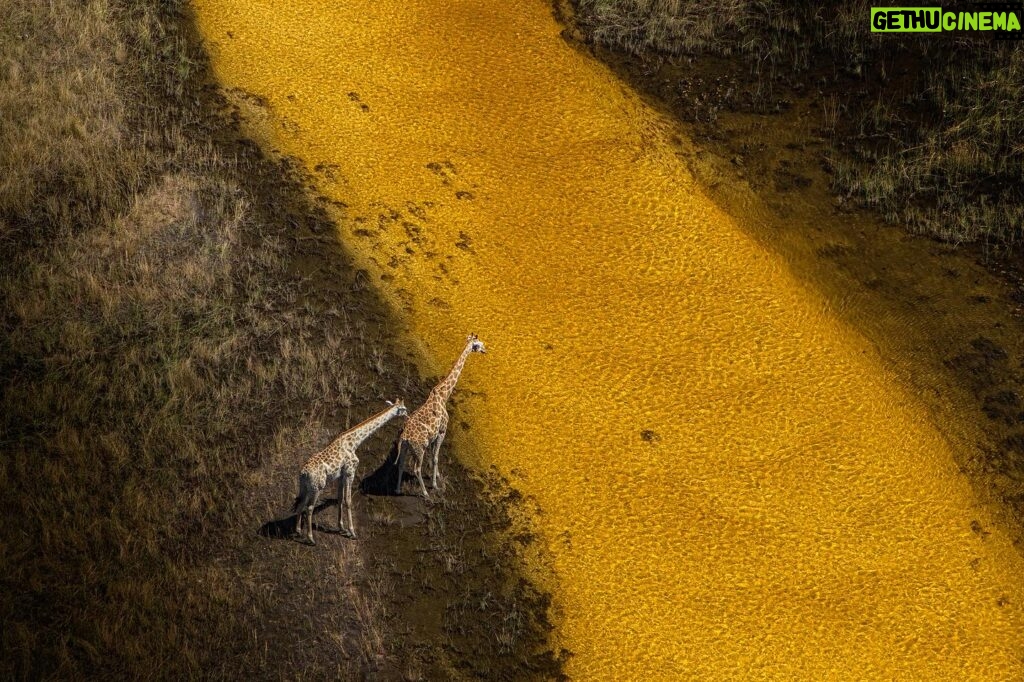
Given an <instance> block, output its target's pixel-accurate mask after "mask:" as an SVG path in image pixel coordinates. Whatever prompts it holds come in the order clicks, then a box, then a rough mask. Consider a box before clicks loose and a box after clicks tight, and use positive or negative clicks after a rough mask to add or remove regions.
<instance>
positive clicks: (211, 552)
mask: <svg viewBox="0 0 1024 682" xmlns="http://www.w3.org/2000/svg"><path fill="white" fill-rule="evenodd" d="M179 12H180V6H179V5H176V4H174V3H157V2H151V3H147V2H133V1H130V0H126V1H125V2H104V1H102V0H94V1H91V2H78V1H76V0H53V1H52V2H46V3H43V2H29V3H21V2H10V1H9V0H0V13H2V14H3V16H4V17H5V19H4V21H3V22H2V23H0V167H2V168H3V173H0V258H2V260H3V263H4V266H3V271H2V275H0V311H3V312H2V313H0V315H2V322H3V331H4V333H3V337H2V339H0V368H2V370H0V377H2V382H3V383H2V386H3V389H2V395H0V434H2V435H0V449H2V451H3V466H2V468H0V490H2V493H0V509H2V511H3V514H4V518H5V520H6V523H5V526H4V530H3V533H2V535H0V538H2V539H0V546H2V548H3V551H2V552H0V576H2V577H0V580H2V585H3V594H4V598H3V600H2V603H0V620H2V622H3V628H2V651H3V655H2V657H0V677H3V678H5V679H12V678H27V677H28V678H38V677H59V678H69V677H83V676H95V675H98V676H103V677H111V676H113V677H152V676H154V675H156V676H159V677H180V676H198V675H200V674H202V675H212V676H224V675H231V676H237V675H244V674H259V675H260V676H262V677H275V676H281V677H288V676H292V675H294V674H295V673H294V672H291V673H289V672H288V671H289V670H293V671H294V670H295V668H292V667H291V666H293V665H297V664H298V663H299V662H300V661H301V662H302V665H303V666H304V667H301V668H298V669H299V670H304V671H305V673H306V674H309V675H313V674H319V673H323V672H325V671H327V670H330V671H332V672H333V673H334V674H337V672H338V669H337V665H338V664H339V662H341V663H343V664H345V663H344V661H345V660H346V655H347V656H348V660H353V661H356V663H353V664H352V665H356V667H357V668H358V661H359V660H360V659H362V660H363V662H365V661H366V660H367V659H372V658H376V657H379V656H380V655H381V654H380V652H381V650H382V643H381V635H380V630H379V625H378V624H377V623H378V620H379V619H378V617H377V615H376V614H375V613H374V611H373V608H374V607H373V606H372V603H373V600H374V599H375V596H374V594H373V593H372V592H369V593H364V592H361V591H360V590H359V589H357V588H356V587H354V586H353V585H354V584H352V583H349V584H345V583H344V581H342V580H340V578H341V577H342V576H350V575H353V570H352V567H353V566H358V562H359V561H360V558H359V556H358V554H355V553H354V552H356V550H353V549H343V551H339V554H338V558H337V561H336V563H335V566H334V568H333V569H332V570H328V571H327V573H326V574H324V570H323V567H322V566H319V565H318V564H314V563H313V562H312V561H305V562H304V563H300V564H299V565H296V566H295V567H294V568H292V569H290V570H288V571H287V572H285V574H284V575H273V574H272V572H273V571H274V570H277V568H276V567H279V566H280V565H282V564H285V563H286V562H288V561H291V560H292V559H291V558H290V557H289V555H290V554H293V553H294V545H290V544H288V543H272V546H271V548H270V549H269V550H268V549H267V548H266V547H263V546H257V545H256V544H254V542H253V541H252V540H251V538H252V537H255V531H256V529H257V528H258V526H259V523H260V522H261V521H264V520H266V519H267V518H268V516H267V515H268V514H272V513H273V509H274V507H275V506H278V507H279V508H282V509H281V511H283V508H286V507H287V502H288V497H287V496H288V492H291V489H292V488H293V487H294V480H292V474H291V473H289V474H288V476H287V477H286V478H285V479H284V480H281V479H280V477H276V478H273V477H269V474H270V473H274V472H277V471H278V469H276V468H274V467H273V466H269V465H270V464H271V463H272V462H273V461H276V459H275V458H280V457H281V456H282V454H281V453H282V452H286V453H288V454H290V456H291V457H292V458H298V457H301V456H302V455H303V454H307V453H297V452H296V451H295V449H294V448H291V449H286V447H285V446H286V444H287V443H289V442H295V441H294V438H295V434H294V433H289V432H288V431H287V429H288V428H289V425H291V424H294V423H309V422H316V421H319V420H322V419H323V418H324V417H325V415H330V414H337V413H338V412H339V411H342V412H343V411H344V410H345V409H346V408H348V407H349V406H354V408H355V410H354V411H355V412H356V413H359V414H361V413H363V412H365V411H366V410H367V409H368V408H369V407H370V406H371V405H375V402H374V401H375V400H376V399H377V398H378V396H379V394H380V395H382V394H383V393H384V392H385V383H384V382H390V383H391V384H394V383H395V382H396V381H398V379H396V378H395V376H394V373H393V371H392V369H393V368H394V367H395V366H396V365H395V361H394V359H393V357H392V356H390V355H389V354H387V353H384V354H381V352H380V351H379V349H377V348H376V346H377V345H378V342H380V341H381V339H379V338H377V337H378V334H379V332H377V331H375V327H374V325H373V324H371V323H368V322H367V321H366V320H365V319H364V320H360V319H358V318H359V315H358V314H356V315H349V314H348V313H350V312H352V310H353V309H358V306H360V305H362V303H361V301H362V300H363V299H365V298H366V296H364V297H363V299H361V298H359V297H358V296H354V295H353V296H352V297H350V298H349V299H344V298H342V299H341V300H338V301H336V307H335V308H334V309H331V307H330V306H323V305H318V304H315V303H311V302H310V301H308V300H306V298H305V297H304V296H303V283H302V281H301V280H300V279H298V278H296V276H295V275H294V274H293V268H292V267H291V265H290V264H291V262H292V260H293V258H294V255H293V250H294V246H293V245H292V244H291V243H290V242H287V241H283V240H282V238H281V237H279V236H277V235H278V233H279V232H280V230H279V229H278V228H275V227H274V226H272V225H271V224H270V223H268V216H267V215H266V211H265V210H263V209H261V208H260V207H259V206H258V205H257V204H258V202H259V200H258V199H257V198H255V197H254V196H253V192H252V188H251V187H250V186H248V185H246V184H245V183H242V182H241V181H240V178H242V177H243V175H244V174H243V172H242V171H243V170H246V171H248V170H249V169H240V168H239V167H238V166H237V163H236V162H235V161H234V160H233V159H227V158H224V156H223V155H222V154H221V153H219V152H218V151H217V149H216V147H214V146H213V144H212V143H210V142H203V141H201V140H200V139H199V138H196V136H194V135H192V134H191V133H189V132H188V131H187V130H186V128H185V125H186V124H187V123H186V122H187V121H188V119H190V118H192V119H193V120H195V118H197V117H198V116H199V113H198V111H197V110H196V109H194V108H192V109H190V108H189V107H195V106H196V105H195V104H194V102H195V101H196V95H197V92H198V91H197V89H196V88H197V87H198V85H197V83H195V78H194V76H195V73H196V65H197V64H200V63H201V55H198V54H195V53H193V52H192V51H191V50H192V48H190V43H189V40H188V39H187V36H186V35H184V34H183V33H182V26H183V24H182V22H181V21H180V16H179ZM183 93H187V96H182V94H183ZM179 96H182V97H181V99H180V100H178V99H177V98H178V97H179ZM178 101H180V102H182V104H181V105H180V106H178V105H177V104H176V102H178ZM346 306H347V307H348V310H347V312H346V311H345V310H343V308H345V307H346ZM353 307H355V308H353ZM371 366H372V368H373V371H370V367H371ZM404 380H405V381H406V382H408V376H406V377H405V378H404ZM387 392H388V393H389V394H390V392H391V385H388V386H387ZM356 396H358V400H357V398H356ZM282 466H283V465H282ZM289 466H290V464H289ZM243 484H244V485H243ZM261 486H269V487H271V488H272V489H273V490H274V491H275V492H276V493H277V496H276V497H275V496H273V495H271V496H270V498H268V499H267V500H265V501H264V502H263V504H262V506H259V505H257V506H255V507H254V506H253V505H252V504H250V503H249V502H250V500H247V498H246V497H245V496H242V495H240V494H239V491H240V490H241V489H243V488H247V489H259V488H260V487H261ZM282 490H283V491H284V495H281V492H282ZM264 544H265V543H264ZM268 552H269V553H270V555H272V558H273V557H276V558H277V560H278V561H277V563H273V562H271V561H269V559H267V557H266V556H265V555H266V554H267V553H268ZM356 573H357V572H356ZM332 577H333V578H336V579H337V580H335V581H332V580H331V579H332ZM278 581H280V582H281V583H287V582H289V581H291V582H293V583H300V584H303V585H308V587H307V594H306V596H305V597H304V600H317V604H318V605H319V606H324V607H327V606H330V605H331V604H332V603H333V604H334V607H335V609H336V613H334V614H333V615H330V616H319V615H318V616H317V618H318V624H320V625H324V624H326V625H327V626H329V628H328V629H330V630H332V632H331V633H330V635H331V637H333V638H335V639H336V638H339V637H342V635H343V634H344V633H346V632H359V633H362V637H363V639H362V640H361V641H357V642H355V644H354V645H353V642H351V641H347V642H342V641H339V642H337V643H336V647H334V648H332V647H331V645H330V642H329V641H328V642H325V643H324V645H323V647H322V648H321V649H319V650H318V651H317V653H315V654H313V655H312V656H310V655H309V653H308V651H304V650H303V649H302V648H301V647H295V646H294V645H293V643H284V644H286V645H287V647H288V648H286V649H283V650H281V651H275V650H274V649H273V648H270V647H271V646H272V644H273V642H274V639H275V637H276V634H275V633H278V632H288V631H289V628H290V629H291V631H294V630H295V628H296V625H295V618H296V616H295V615H294V614H289V610H295V609H296V608H298V604H302V603H307V602H305V601H299V602H295V601H291V602H289V601H288V600H282V599H281V598H280V596H279V595H278V594H276V592H277V590H278V589H279V588H280V583H279V582H278ZM339 584H341V585H343V586H344V590H343V591H341V592H339V591H338V590H337V589H336V587H337V586H338V585H339ZM285 589H288V585H285ZM344 594H347V595H349V597H350V600H349V601H348V602H346V601H345V600H344V598H343V596H342V595H344ZM377 596H379V595H377ZM349 605H351V606H354V607H355V608H354V609H349V608H348V606H349ZM343 606H344V607H345V608H344V609H343ZM325 635H326V633H325ZM343 639H344V638H343ZM353 646H354V648H355V651H354V652H353V651H352V649H353ZM332 652H333V654H332ZM346 652H347V653H346ZM318 661H321V662H323V661H326V662H324V663H323V665H324V666H328V665H329V666H330V667H318V665H319V664H318ZM345 665H348V664H345Z"/></svg>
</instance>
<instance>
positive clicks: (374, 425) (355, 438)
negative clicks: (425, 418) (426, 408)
mask: <svg viewBox="0 0 1024 682" xmlns="http://www.w3.org/2000/svg"><path fill="white" fill-rule="evenodd" d="M397 410H398V408H397V407H396V406H394V405H392V406H390V407H389V408H388V409H386V410H384V411H383V412H380V413H379V414H376V415H374V416H372V417H370V418H369V419H367V420H366V421H364V422H362V423H360V424H356V425H355V426H353V427H352V428H351V429H349V430H348V431H346V432H345V434H344V438H346V439H347V440H348V441H349V442H351V443H352V445H353V447H358V446H359V444H360V443H362V442H363V441H364V440H366V439H367V438H369V437H370V434H372V433H373V432H374V431H376V430H377V429H379V428H380V427H382V426H384V425H385V424H387V423H388V421H390V420H391V418H392V417H394V416H395V414H396V412H397Z"/></svg>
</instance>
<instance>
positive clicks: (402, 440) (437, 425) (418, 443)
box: [395, 334, 487, 500]
mask: <svg viewBox="0 0 1024 682" xmlns="http://www.w3.org/2000/svg"><path fill="white" fill-rule="evenodd" d="M486 352H487V350H486V349H485V348H484V343H483V341H481V340H479V339H478V338H477V337H476V334H470V335H469V336H468V337H466V347H465V348H464V349H463V351H462V355H460V356H459V359H458V360H456V361H455V365H454V366H452V370H451V371H450V372H449V373H448V376H446V377H445V378H444V380H443V381H442V382H441V383H439V384H438V385H437V386H435V387H434V388H433V390H431V391H430V395H428V396H427V399H426V401H424V403H423V404H422V405H420V407H419V409H417V410H416V411H415V412H413V413H412V414H411V415H409V419H408V420H407V421H406V422H405V428H403V429H402V435H400V436H399V437H398V448H397V454H396V455H395V461H396V462H397V464H398V482H397V483H396V484H395V494H396V495H398V494H400V493H401V492H402V473H403V471H404V466H405V456H404V447H405V446H406V445H408V446H409V447H410V448H412V453H413V466H414V468H415V471H416V478H417V480H419V482H420V490H422V491H423V497H424V499H427V500H429V499H430V496H429V495H427V486H425V485H424V484H423V474H422V473H421V469H422V467H423V455H424V454H425V453H426V451H427V448H428V447H431V446H432V447H433V453H432V458H433V462H434V464H433V472H432V473H431V476H430V487H431V489H434V488H437V458H438V454H439V453H440V451H441V442H442V441H443V440H444V436H445V433H446V432H447V431H448V410H446V409H445V405H446V404H447V402H448V398H449V397H450V396H451V394H452V391H454V390H455V382H457V381H458V380H459V374H460V373H461V372H462V366H463V365H465V364H466V358H468V357H469V354H470V353H486Z"/></svg>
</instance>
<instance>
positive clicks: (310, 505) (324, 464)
mask: <svg viewBox="0 0 1024 682" xmlns="http://www.w3.org/2000/svg"><path fill="white" fill-rule="evenodd" d="M387 403H388V408H387V409H386V410H383V411H382V412H379V413H377V414H375V415H374V416H372V417H370V418H369V419H367V420H366V421H364V422H361V423H359V424H356V425H355V426H353V427H352V428H351V429H349V430H348V431H345V432H344V433H342V434H341V435H340V436H338V437H337V438H335V439H334V440H333V441H331V444H330V445H328V446H327V447H325V448H324V449H323V450H320V451H319V452H317V453H315V454H314V455H313V456H311V457H310V458H309V460H308V461H307V462H306V463H305V465H303V467H302V470H301V471H300V472H299V494H298V496H297V497H296V498H295V504H294V505H293V506H292V511H293V512H295V513H296V517H295V535H296V536H298V537H302V517H303V516H305V517H306V520H307V535H306V539H307V540H308V542H309V544H311V545H315V544H316V541H315V540H313V513H314V512H315V511H316V505H317V502H318V501H319V500H320V495H321V494H322V493H323V491H324V489H325V488H327V485H328V484H329V483H331V481H334V480H337V481H338V532H339V533H342V534H343V535H346V536H347V537H350V538H355V536H356V529H355V526H354V525H353V524H352V481H353V480H354V479H355V476H356V468H357V467H358V466H359V458H358V457H357V456H356V448H358V447H359V445H360V444H361V443H362V442H363V441H364V440H366V439H367V438H369V437H370V435H371V434H372V433H373V432H374V431H376V430H377V429H379V428H380V427H382V426H384V425H385V424H386V423H388V422H389V421H391V419H392V418H394V417H399V416H405V415H407V414H408V413H409V411H408V410H407V409H406V407H405V403H404V402H403V401H402V399H401V398H398V399H396V400H395V402H394V403H392V402H391V401H387ZM342 507H344V509H345V511H346V514H347V517H348V528H345V527H344V526H342V525H341V512H342Z"/></svg>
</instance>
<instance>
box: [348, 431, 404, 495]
mask: <svg viewBox="0 0 1024 682" xmlns="http://www.w3.org/2000/svg"><path fill="white" fill-rule="evenodd" d="M397 450H398V441H397V440H396V441H395V442H394V443H392V444H391V450H389V451H388V456H387V457H385V458H384V461H383V462H381V465H380V466H379V467H377V470H376V471H374V472H373V473H372V474H370V475H369V476H365V477H364V478H363V480H361V481H360V482H359V492H361V493H362V494H364V495H392V496H394V495H401V494H402V493H401V492H400V491H401V486H400V485H399V486H396V483H398V482H399V480H400V479H399V477H400V476H401V477H405V476H406V475H407V474H405V472H404V471H403V469H404V467H405V461H404V458H403V461H401V462H398V463H396V462H395V453H396V452H397ZM396 489H397V490H396Z"/></svg>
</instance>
